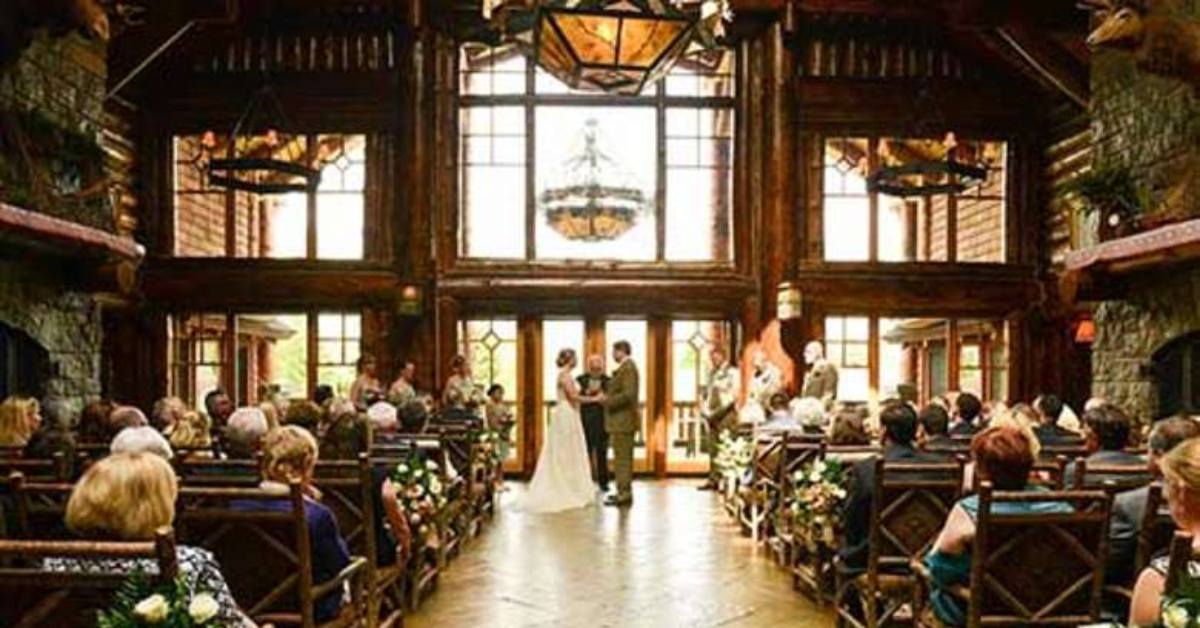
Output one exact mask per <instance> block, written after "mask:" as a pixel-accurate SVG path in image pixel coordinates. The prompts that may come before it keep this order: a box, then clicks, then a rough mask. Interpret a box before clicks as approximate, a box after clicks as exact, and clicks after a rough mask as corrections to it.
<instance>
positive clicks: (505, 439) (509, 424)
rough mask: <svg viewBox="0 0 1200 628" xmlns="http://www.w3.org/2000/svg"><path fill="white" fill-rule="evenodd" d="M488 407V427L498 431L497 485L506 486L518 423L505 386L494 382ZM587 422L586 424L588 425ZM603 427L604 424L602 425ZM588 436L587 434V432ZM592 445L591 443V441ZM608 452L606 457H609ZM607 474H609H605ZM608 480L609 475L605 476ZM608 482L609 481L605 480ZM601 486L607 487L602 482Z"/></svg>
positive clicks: (489, 390) (488, 396)
mask: <svg viewBox="0 0 1200 628" xmlns="http://www.w3.org/2000/svg"><path fill="white" fill-rule="evenodd" d="M487 398H488V402H487V408H486V409H485V416H486V418H487V422H488V427H489V428H490V429H493V430H495V431H496V435H497V438H498V439H499V441H498V442H497V443H496V455H497V456H498V457H499V459H500V466H501V468H500V469H497V470H496V486H497V487H498V488H503V487H504V469H503V466H504V461H505V460H508V454H509V451H510V449H511V448H512V430H513V426H514V425H515V424H516V423H515V421H513V414H512V408H510V407H509V405H508V404H507V403H505V401H504V387H503V386H501V385H500V384H492V385H491V386H490V387H489V388H488V391H487ZM586 425H587V424H586V423H585V424H584V426H585V427H586ZM601 427H603V424H602V425H601ZM585 436H586V434H585ZM589 446H590V443H589ZM607 457H608V456H607V452H606V455H605V458H607ZM607 462H608V461H607V460H605V470H606V471H607ZM605 475H606V476H607V474H605ZM605 479H606V480H607V477H606V478H605ZM605 484H607V482H605ZM601 488H605V485H604V484H602V485H601Z"/></svg>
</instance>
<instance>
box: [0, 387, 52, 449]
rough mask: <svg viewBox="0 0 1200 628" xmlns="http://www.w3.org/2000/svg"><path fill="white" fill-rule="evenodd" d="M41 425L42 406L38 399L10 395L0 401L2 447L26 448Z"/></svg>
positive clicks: (0, 439) (0, 443)
mask: <svg viewBox="0 0 1200 628" xmlns="http://www.w3.org/2000/svg"><path fill="white" fill-rule="evenodd" d="M41 425H42V415H41V406H40V405H39V404H38V402H37V400H36V399H29V398H27V397H9V398H8V399H5V400H4V402H3V403H0V447H21V448H24V447H25V445H27V444H28V443H29V438H30V437H31V436H33V433H34V432H35V431H36V430H37V429H38V428H39V427H40V426H41Z"/></svg>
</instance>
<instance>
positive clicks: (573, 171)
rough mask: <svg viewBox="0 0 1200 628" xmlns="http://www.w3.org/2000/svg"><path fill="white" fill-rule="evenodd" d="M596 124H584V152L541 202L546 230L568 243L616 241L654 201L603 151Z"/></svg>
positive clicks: (566, 164)
mask: <svg viewBox="0 0 1200 628" xmlns="http://www.w3.org/2000/svg"><path fill="white" fill-rule="evenodd" d="M599 135H600V129H599V125H598V123H597V122H596V120H595V119H594V118H593V119H589V120H588V121H587V122H586V123H585V124H584V129H583V147H582V150H580V151H579V152H578V153H577V154H574V155H572V156H571V157H569V158H567V160H566V161H565V162H564V163H563V168H562V175H561V181H560V182H559V184H558V185H556V186H554V187H550V188H547V189H546V190H544V191H543V192H542V193H541V194H540V195H539V196H538V209H539V210H540V211H541V212H542V214H544V215H545V217H546V224H548V225H549V226H550V228H551V229H554V230H555V231H556V232H558V233H559V234H561V235H562V236H563V237H564V238H567V239H568V240H574V241H579V242H601V241H605V240H615V239H617V238H619V237H621V236H622V235H624V234H625V233H627V232H628V231H629V230H630V229H632V228H633V227H634V225H636V224H637V221H638V218H639V217H640V216H641V215H642V214H643V213H646V212H647V211H649V207H650V201H649V199H647V198H646V194H645V193H644V192H643V191H642V190H641V188H639V187H637V185H636V184H635V183H634V180H633V176H632V175H630V174H628V173H626V172H624V171H623V170H622V169H621V168H620V166H619V165H618V164H617V162H616V161H615V160H613V159H612V158H611V157H609V156H608V155H606V154H604V152H602V151H601V150H600V147H599Z"/></svg>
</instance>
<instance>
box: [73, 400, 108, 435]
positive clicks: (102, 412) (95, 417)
mask: <svg viewBox="0 0 1200 628" xmlns="http://www.w3.org/2000/svg"><path fill="white" fill-rule="evenodd" d="M113 408H114V406H113V402H112V401H111V400H108V399H97V400H96V401H93V402H91V403H89V404H87V405H86V406H84V407H83V412H82V413H81V414H80V415H79V428H78V432H79V442H81V443H108V442H112V439H113V436H116V433H115V432H113V431H112V427H111V425H110V424H109V422H108V419H109V417H110V416H112V412H113Z"/></svg>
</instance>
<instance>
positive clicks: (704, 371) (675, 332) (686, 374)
mask: <svg viewBox="0 0 1200 628" xmlns="http://www.w3.org/2000/svg"><path fill="white" fill-rule="evenodd" d="M729 328H730V326H729V324H728V323H725V322H723V321H699V320H676V321H672V322H671V349H670V351H671V358H670V361H669V362H668V363H669V364H670V365H671V374H670V375H671V378H670V386H669V387H668V393H669V394H670V395H671V398H670V399H669V400H668V403H669V405H668V408H669V409H670V414H669V415H668V421H669V423H668V425H667V443H666V449H667V472H668V473H687V474H692V473H707V472H708V467H709V457H708V438H709V431H708V423H707V421H706V420H705V418H704V414H703V407H702V403H703V401H704V399H705V391H706V388H707V386H708V377H709V373H710V372H712V369H713V367H714V364H713V363H712V351H713V349H715V348H718V347H719V348H721V349H722V350H724V351H725V355H726V356H728V355H729V342H730V333H729V331H730V330H729Z"/></svg>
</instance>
